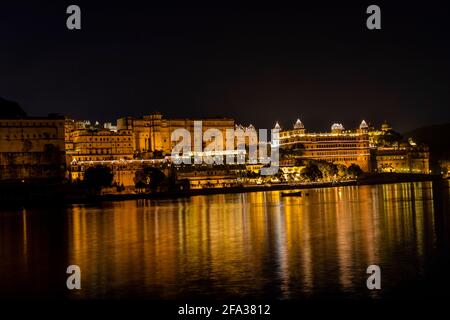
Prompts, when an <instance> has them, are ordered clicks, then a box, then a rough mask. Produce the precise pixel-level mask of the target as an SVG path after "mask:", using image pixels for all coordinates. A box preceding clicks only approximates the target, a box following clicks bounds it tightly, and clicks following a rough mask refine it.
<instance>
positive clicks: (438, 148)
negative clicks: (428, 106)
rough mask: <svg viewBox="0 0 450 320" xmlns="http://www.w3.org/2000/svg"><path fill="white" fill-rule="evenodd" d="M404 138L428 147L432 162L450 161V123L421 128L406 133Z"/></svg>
mask: <svg viewBox="0 0 450 320" xmlns="http://www.w3.org/2000/svg"><path fill="white" fill-rule="evenodd" d="M404 137H405V138H408V137H412V138H413V139H414V140H415V141H416V142H418V143H425V144H426V145H428V146H429V148H430V160H431V161H433V162H435V161H438V160H444V159H446V160H450V123H445V124H440V125H432V126H425V127H420V128H417V129H414V130H412V131H409V132H406V133H405V134H404Z"/></svg>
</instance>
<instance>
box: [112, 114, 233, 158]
mask: <svg viewBox="0 0 450 320" xmlns="http://www.w3.org/2000/svg"><path fill="white" fill-rule="evenodd" d="M194 121H201V122H202V132H203V133H204V132H205V131H206V130H208V129H212V128H214V129H218V130H220V131H221V133H222V135H223V137H224V139H225V137H226V130H227V129H234V128H235V122H234V120H233V119H229V118H206V119H198V120H193V119H165V118H163V116H162V115H161V114H160V113H154V114H151V115H146V116H144V117H143V118H134V117H124V118H120V119H118V120H117V129H118V130H124V129H127V130H131V131H132V146H133V149H134V152H135V154H136V155H137V156H138V157H139V158H150V157H162V156H163V155H170V154H171V152H172V149H173V147H174V146H175V144H176V142H172V141H171V135H172V132H173V131H174V130H176V129H186V130H188V131H189V133H190V134H191V137H192V139H193V137H194ZM192 144H193V143H192ZM224 146H225V141H224Z"/></svg>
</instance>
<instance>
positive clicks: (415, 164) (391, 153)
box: [369, 121, 430, 173]
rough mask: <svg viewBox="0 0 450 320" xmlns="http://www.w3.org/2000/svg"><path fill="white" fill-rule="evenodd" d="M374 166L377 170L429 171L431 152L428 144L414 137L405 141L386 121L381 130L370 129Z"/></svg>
mask: <svg viewBox="0 0 450 320" xmlns="http://www.w3.org/2000/svg"><path fill="white" fill-rule="evenodd" d="M369 141H370V146H371V148H372V161H373V168H374V171H376V172H399V173H401V172H403V173H429V172H430V167H429V157H430V153H429V150H428V147H427V146H424V145H417V144H416V143H415V142H414V141H413V140H412V139H408V141H403V140H402V137H401V136H400V134H398V133H396V132H395V131H393V130H392V127H391V126H390V125H389V124H388V123H387V121H384V122H383V124H382V125H381V129H380V130H376V129H374V128H371V129H370V130H369Z"/></svg>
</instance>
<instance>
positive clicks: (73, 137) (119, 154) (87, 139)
mask: <svg viewBox="0 0 450 320" xmlns="http://www.w3.org/2000/svg"><path fill="white" fill-rule="evenodd" d="M132 138H133V135H132V132H131V130H118V131H117V132H115V131H111V130H107V129H100V130H91V129H75V130H74V131H72V132H70V133H66V139H67V140H66V148H67V150H66V154H67V162H68V163H71V162H72V161H73V160H75V161H104V160H121V159H123V160H126V159H133V142H132Z"/></svg>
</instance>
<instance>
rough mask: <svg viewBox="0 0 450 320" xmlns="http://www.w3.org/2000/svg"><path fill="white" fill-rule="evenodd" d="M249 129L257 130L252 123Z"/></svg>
mask: <svg viewBox="0 0 450 320" xmlns="http://www.w3.org/2000/svg"><path fill="white" fill-rule="evenodd" d="M247 129H249V130H255V127H254V126H253V125H252V124H250V125H249V126H248V127H247Z"/></svg>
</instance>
